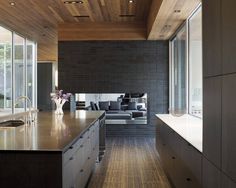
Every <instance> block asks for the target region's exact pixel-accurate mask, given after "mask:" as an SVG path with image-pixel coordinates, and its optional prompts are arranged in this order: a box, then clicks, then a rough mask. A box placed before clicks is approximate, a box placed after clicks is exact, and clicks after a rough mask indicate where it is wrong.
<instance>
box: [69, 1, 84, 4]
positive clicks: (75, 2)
mask: <svg viewBox="0 0 236 188" xmlns="http://www.w3.org/2000/svg"><path fill="white" fill-rule="evenodd" d="M77 3H79V4H83V3H84V2H83V1H64V4H77Z"/></svg>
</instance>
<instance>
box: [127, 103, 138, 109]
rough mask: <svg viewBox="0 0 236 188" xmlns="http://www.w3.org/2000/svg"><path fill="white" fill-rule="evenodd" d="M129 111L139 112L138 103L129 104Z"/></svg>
mask: <svg viewBox="0 0 236 188" xmlns="http://www.w3.org/2000/svg"><path fill="white" fill-rule="evenodd" d="M128 110H137V103H136V102H129V103H128Z"/></svg>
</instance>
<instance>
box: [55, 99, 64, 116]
mask: <svg viewBox="0 0 236 188" xmlns="http://www.w3.org/2000/svg"><path fill="white" fill-rule="evenodd" d="M54 101H55V103H56V110H55V114H57V115H63V114H64V112H63V109H62V107H63V105H64V104H65V102H66V100H65V99H55V100H54Z"/></svg>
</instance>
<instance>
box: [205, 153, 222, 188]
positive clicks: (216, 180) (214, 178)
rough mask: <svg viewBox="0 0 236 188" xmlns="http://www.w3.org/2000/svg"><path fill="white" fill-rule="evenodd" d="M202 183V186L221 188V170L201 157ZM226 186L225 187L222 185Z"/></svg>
mask: <svg viewBox="0 0 236 188" xmlns="http://www.w3.org/2000/svg"><path fill="white" fill-rule="evenodd" d="M202 167H203V169H202V185H203V187H204V188H213V187H214V188H221V172H220V171H219V170H218V169H217V168H216V167H215V166H214V165H213V164H211V163H210V162H209V161H208V160H207V159H206V158H204V157H203V163H202ZM224 188H226V187H224Z"/></svg>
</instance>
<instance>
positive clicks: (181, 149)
mask: <svg viewBox="0 0 236 188" xmlns="http://www.w3.org/2000/svg"><path fill="white" fill-rule="evenodd" d="M156 131H157V137H156V139H157V140H156V144H157V145H156V147H157V150H158V152H159V155H160V159H161V163H162V166H163V168H164V170H165V173H166V174H167V176H168V178H169V179H170V181H171V182H172V183H173V184H174V186H175V187H176V188H189V187H191V188H199V187H201V160H202V159H201V158H202V155H201V153H200V152H198V151H197V150H196V149H195V148H194V147H193V146H192V145H190V144H189V143H188V142H186V141H185V140H184V139H183V138H182V137H181V136H179V135H178V134H177V133H176V132H175V131H173V130H172V129H171V128H170V127H169V126H167V125H166V124H164V123H162V122H160V121H158V124H157V128H156Z"/></svg>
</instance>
